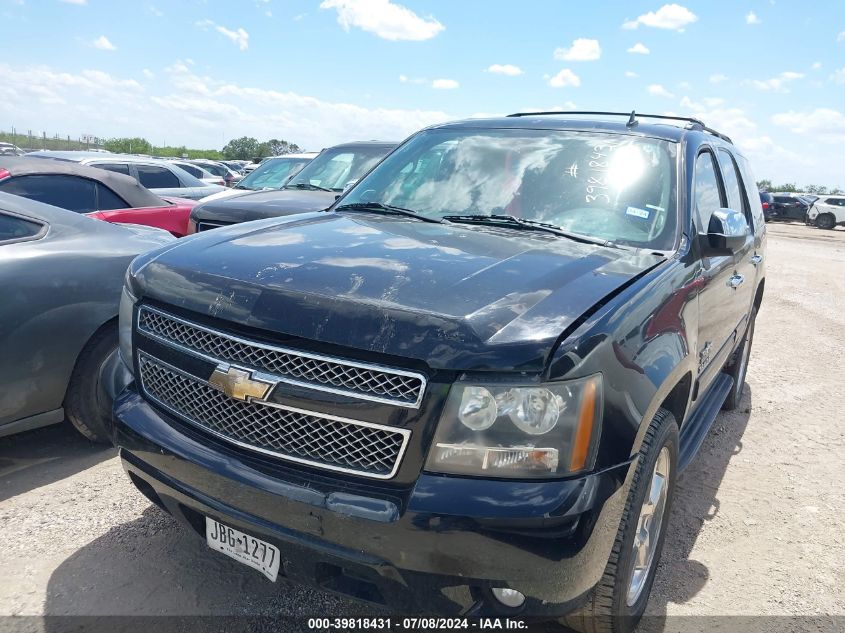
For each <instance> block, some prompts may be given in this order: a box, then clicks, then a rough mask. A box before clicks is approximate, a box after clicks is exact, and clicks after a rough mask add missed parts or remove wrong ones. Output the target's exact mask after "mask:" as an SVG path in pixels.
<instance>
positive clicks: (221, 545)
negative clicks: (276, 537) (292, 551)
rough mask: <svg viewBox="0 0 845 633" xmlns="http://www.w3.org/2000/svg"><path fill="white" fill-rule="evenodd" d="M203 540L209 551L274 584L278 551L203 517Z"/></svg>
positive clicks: (259, 540)
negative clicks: (261, 575)
mask: <svg viewBox="0 0 845 633" xmlns="http://www.w3.org/2000/svg"><path fill="white" fill-rule="evenodd" d="M205 540H206V542H207V543H208V546H209V547H210V548H211V549H215V550H217V551H218V552H223V553H224V554H226V556H229V557H231V558H234V559H235V560H236V561H239V562H241V563H243V564H244V565H248V566H249V567H252V568H253V569H257V570H258V571H260V572H261V573H262V574H264V575H265V576H267V578H269V579H270V580H271V581H273V582H276V576H277V575H278V574H279V549H278V548H277V547H276V546H274V545H270V543H268V542H266V541H262V540H261V539H257V538H255V537H254V536H250V535H249V534H244V533H243V532H241V531H240V530H236V529H235V528H231V527H229V526H228V525H223V524H222V523H218V522H217V521H215V520H214V519H212V518H210V517H205Z"/></svg>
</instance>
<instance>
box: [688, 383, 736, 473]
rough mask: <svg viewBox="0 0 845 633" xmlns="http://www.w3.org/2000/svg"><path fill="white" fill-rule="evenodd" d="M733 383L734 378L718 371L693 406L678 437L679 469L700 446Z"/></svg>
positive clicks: (691, 458) (694, 454)
mask: <svg viewBox="0 0 845 633" xmlns="http://www.w3.org/2000/svg"><path fill="white" fill-rule="evenodd" d="M733 384H734V379H733V377H732V376H729V375H728V374H724V373H720V374H719V375H718V376H716V379H715V380H714V381H713V384H712V385H710V389H708V390H707V393H706V394H705V395H704V398H702V400H701V403H700V404H699V405H698V406H697V407H696V408H695V413H693V414H692V417H691V418H690V419H689V420H687V423H686V424H684V428H682V429H681V438H680V441H681V451H680V453H681V454H680V462H681V466H680V470H685V469H686V467H687V466H689V464H690V462H691V461H692V460H693V458H694V457H695V456H696V454H697V453H698V449H699V448H701V444H702V442H704V438H705V437H707V433H708V432H709V431H710V427H711V426H713V420H715V419H716V416H717V415H719V411H721V410H722V405H723V404H724V403H725V398H727V397H728V392H730V390H731V387H733Z"/></svg>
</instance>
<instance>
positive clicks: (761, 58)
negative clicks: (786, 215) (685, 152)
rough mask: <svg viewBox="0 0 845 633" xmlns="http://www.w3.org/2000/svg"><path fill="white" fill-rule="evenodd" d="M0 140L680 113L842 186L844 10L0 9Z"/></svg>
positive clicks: (276, 5) (293, 2) (282, 133)
mask: <svg viewBox="0 0 845 633" xmlns="http://www.w3.org/2000/svg"><path fill="white" fill-rule="evenodd" d="M0 24H2V25H3V31H2V32H3V35H2V38H3V54H2V55H0V77H2V80H0V94H2V95H3V98H2V99H0V129H2V130H4V131H8V130H9V129H10V128H11V127H12V126H14V127H16V128H17V129H18V130H28V129H32V130H34V131H38V132H40V131H47V132H48V133H49V134H53V133H59V134H62V135H68V134H69V135H71V136H78V135H79V134H85V133H88V134H93V135H98V136H144V137H146V138H148V139H149V140H150V141H152V142H153V143H156V144H160V143H164V142H167V143H168V144H171V145H178V144H185V145H188V146H191V147H222V146H223V145H224V144H225V142H226V141H228V140H229V139H231V138H233V137H237V136H243V135H249V136H256V137H258V138H260V139H264V138H271V137H275V138H284V139H286V140H289V141H293V142H296V143H298V144H300V145H301V146H303V147H307V148H308V149H320V148H322V147H324V146H327V145H331V144H334V143H338V142H343V141H347V140H354V139H361V138H380V139H387V140H392V139H401V138H403V137H405V136H407V135H408V134H409V133H411V132H413V131H415V130H416V129H419V128H420V127H422V126H424V125H427V124H431V123H435V122H439V121H443V120H449V119H455V118H465V117H469V116H477V115H481V114H502V113H508V112H514V111H520V110H527V109H547V108H565V109H570V108H573V107H577V108H579V109H602V110H603V109H612V110H631V109H636V110H638V111H641V112H654V113H675V114H686V115H689V114H692V115H696V116H700V117H702V118H703V119H704V120H705V122H706V123H708V124H709V125H711V126H713V127H717V128H718V129H720V130H722V131H724V132H725V133H727V134H729V135H731V136H732V137H734V139H735V141H736V142H737V143H738V144H739V145H740V146H741V147H743V148H744V150H745V151H746V153H747V154H748V155H749V157H750V158H751V159H752V162H753V164H754V167H755V171H756V172H757V176H758V178H763V177H768V178H771V179H773V180H776V181H779V182H784V181H793V182H797V183H798V184H805V185H806V184H826V185H828V186H840V187H845V171H843V170H842V168H841V163H842V161H841V158H840V151H839V150H840V148H841V147H842V141H843V140H845V2H843V1H842V0H812V1H807V0H804V1H803V2H797V1H792V0H730V1H729V0H679V2H678V3H673V2H669V3H666V2H661V1H660V0H656V1H655V0H630V1H625V2H621V1H616V2H611V1H603V0H591V1H590V2H576V1H574V0H557V1H555V0H523V2H521V3H520V2H512V1H508V2H504V1H496V0H486V1H482V0H460V1H455V0H452V1H446V0H430V1H425V0H243V1H238V0H225V1H221V2H217V1H216V0H183V1H181V2H163V1H161V0H158V1H147V0H136V1H134V2H122V1H115V0H0Z"/></svg>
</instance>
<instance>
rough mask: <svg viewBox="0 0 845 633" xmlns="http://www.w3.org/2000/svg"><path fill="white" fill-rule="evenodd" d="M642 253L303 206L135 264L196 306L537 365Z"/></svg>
mask: <svg viewBox="0 0 845 633" xmlns="http://www.w3.org/2000/svg"><path fill="white" fill-rule="evenodd" d="M661 259H662V258H661V257H659V256H657V255H654V254H650V253H649V254H636V253H634V252H632V251H625V250H620V249H610V248H605V247H600V246H592V245H588V244H581V243H577V242H574V241H571V240H568V239H566V238H561V237H556V236H553V235H549V234H543V233H534V232H527V231H515V230H511V229H499V228H491V227H478V226H472V227H470V226H466V225H457V224H451V225H447V224H430V223H422V222H419V221H417V220H409V219H404V218H395V217H386V216H376V215H373V214H364V213H312V214H307V215H303V216H295V217H291V218H287V219H284V220H281V221H279V220H275V221H265V222H258V223H252V224H250V225H248V227H247V226H239V227H227V228H222V229H216V230H214V231H209V232H208V233H203V234H199V235H196V236H194V237H192V238H191V239H190V240H188V241H186V242H183V243H182V244H180V245H178V246H176V247H175V248H173V249H171V250H168V251H167V252H165V253H164V254H162V255H161V256H160V257H159V258H157V259H156V260H155V261H153V262H151V263H150V264H149V265H147V266H145V267H143V268H141V269H140V270H138V271H136V283H137V284H138V286H139V287H138V289H137V290H138V292H140V293H142V294H143V295H145V296H149V297H151V298H153V299H155V300H158V301H161V302H164V303H166V304H171V305H174V306H178V307H179V308H182V309H185V310H189V311H192V312H195V313H199V314H201V315H204V316H208V317H213V318H218V319H224V320H228V321H232V322H235V323H238V324H241V325H244V326H247V327H250V328H257V329H260V330H265V331H268V330H269V331H272V332H276V333H279V334H281V335H282V337H283V338H285V339H289V337H299V338H303V339H309V340H313V341H320V342H323V343H327V344H331V345H340V346H344V347H348V348H357V349H359V350H364V351H366V352H375V353H380V354H389V355H393V356H395V357H400V358H413V359H417V360H420V361H423V362H425V363H427V364H428V366H429V367H432V368H441V369H451V370H524V371H540V370H542V368H543V366H544V362H545V358H546V356H547V355H548V354H549V353H550V352H551V350H552V348H553V346H554V344H555V342H556V341H557V339H558V338H559V337H560V335H561V333H562V332H563V331H564V330H565V329H566V328H567V327H568V326H570V325H571V324H572V323H573V322H574V321H575V320H576V319H578V318H579V317H580V316H581V315H582V314H584V312H586V311H587V310H589V309H590V308H591V307H592V306H593V305H595V304H596V303H597V302H599V301H601V300H602V298H604V297H605V296H607V295H608V294H609V293H611V292H613V291H614V290H616V289H617V288H619V286H620V285H622V284H625V283H626V282H627V281H629V280H631V279H632V278H633V277H635V276H637V275H639V274H641V273H643V272H644V271H646V270H648V269H649V268H651V267H653V266H655V265H656V264H658V263H659V262H660V261H661Z"/></svg>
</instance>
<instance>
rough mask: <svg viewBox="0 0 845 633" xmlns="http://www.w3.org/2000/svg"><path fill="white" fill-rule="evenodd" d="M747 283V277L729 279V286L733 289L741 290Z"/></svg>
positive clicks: (736, 276)
mask: <svg viewBox="0 0 845 633" xmlns="http://www.w3.org/2000/svg"><path fill="white" fill-rule="evenodd" d="M744 282H745V277H743V276H742V275H733V276H732V277H731V278H730V279H728V286H729V287H731V288H739V287H740V286H741V285H742V284H743V283H744Z"/></svg>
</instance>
